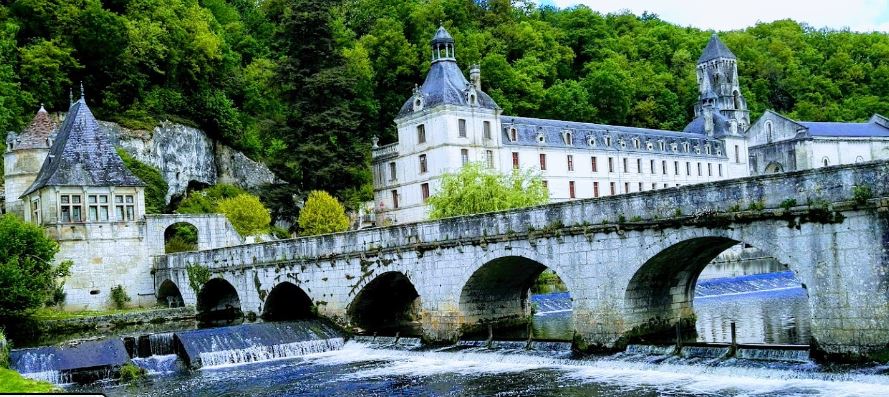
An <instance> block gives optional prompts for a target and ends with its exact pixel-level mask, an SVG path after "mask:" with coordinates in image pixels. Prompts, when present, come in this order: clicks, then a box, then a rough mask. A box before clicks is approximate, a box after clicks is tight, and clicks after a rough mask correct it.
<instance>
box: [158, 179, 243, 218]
mask: <svg viewBox="0 0 889 397" xmlns="http://www.w3.org/2000/svg"><path fill="white" fill-rule="evenodd" d="M242 194H250V193H247V191H246V190H244V189H241V188H239V187H237V186H235V185H228V184H225V183H220V184H218V185H214V186H211V187H208V188H206V189H204V190H200V191H196V192H190V193H188V195H187V196H186V197H185V198H184V199H182V201H181V202H180V203H179V206H178V207H177V208H176V212H178V213H180V214H214V213H217V212H219V211H218V210H217V208H216V207H217V204H218V203H219V201H220V200H223V199H227V198H234V197H237V196H240V195H242Z"/></svg>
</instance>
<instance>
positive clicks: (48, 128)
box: [14, 106, 57, 149]
mask: <svg viewBox="0 0 889 397" xmlns="http://www.w3.org/2000/svg"><path fill="white" fill-rule="evenodd" d="M56 127H57V125H56V123H54V122H53V121H52V119H51V118H50V117H49V113H48V112H47V111H46V109H44V108H43V106H41V107H40V110H38V111H37V114H35V115H34V119H32V120H31V123H30V124H28V126H27V127H25V129H24V130H23V131H22V133H21V134H20V135H17V136H16V137H15V147H14V149H35V148H46V147H48V146H49V143H48V139H49V138H51V137H52V136H53V134H54V133H55V130H56Z"/></svg>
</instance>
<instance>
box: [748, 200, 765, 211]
mask: <svg viewBox="0 0 889 397" xmlns="http://www.w3.org/2000/svg"><path fill="white" fill-rule="evenodd" d="M765 208H766V205H765V203H764V202H763V201H762V200H760V201H751V202H750V204H748V205H747V211H762V210H763V209H765Z"/></svg>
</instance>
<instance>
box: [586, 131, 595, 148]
mask: <svg viewBox="0 0 889 397" xmlns="http://www.w3.org/2000/svg"><path fill="white" fill-rule="evenodd" d="M586 143H587V145H590V146H596V137H595V136H594V135H592V134H590V136H589V137H588V138H587V142H586Z"/></svg>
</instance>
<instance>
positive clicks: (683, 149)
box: [682, 142, 688, 153]
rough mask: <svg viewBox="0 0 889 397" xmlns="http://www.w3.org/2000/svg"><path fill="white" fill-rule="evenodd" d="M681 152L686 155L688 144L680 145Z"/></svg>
mask: <svg viewBox="0 0 889 397" xmlns="http://www.w3.org/2000/svg"><path fill="white" fill-rule="evenodd" d="M682 151H683V152H686V153H688V142H686V143H683V144H682Z"/></svg>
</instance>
